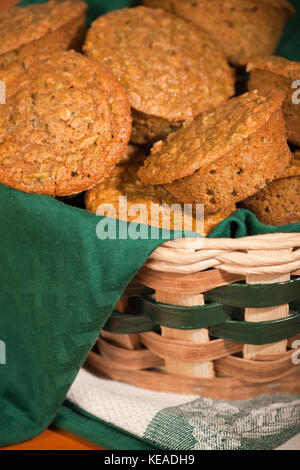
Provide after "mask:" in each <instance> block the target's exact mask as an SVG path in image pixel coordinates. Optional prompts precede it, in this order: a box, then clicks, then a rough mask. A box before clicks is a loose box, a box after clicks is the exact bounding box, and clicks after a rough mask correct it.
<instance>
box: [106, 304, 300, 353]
mask: <svg viewBox="0 0 300 470" xmlns="http://www.w3.org/2000/svg"><path fill="white" fill-rule="evenodd" d="M132 302H133V304H134V306H135V308H136V309H137V311H139V312H140V313H139V314H133V315H132V314H130V315H129V314H124V313H117V312H114V314H113V315H112V316H111V317H110V319H109V320H108V322H107V323H106V325H105V327H104V329H105V330H106V331H109V332H111V333H117V334H134V333H143V332H146V331H154V330H156V329H158V327H159V326H165V327H167V328H174V329H179V330H198V329H201V328H209V332H210V334H211V335H212V336H214V337H215V338H221V339H225V340H229V341H234V342H236V343H244V344H253V345H263V344H271V343H276V342H277V341H282V340H284V339H287V338H291V337H292V336H294V335H296V334H298V333H300V313H298V312H299V311H300V309H299V308H298V307H300V305H299V303H295V304H291V309H292V310H294V312H295V313H294V314H293V315H290V316H288V317H287V318H283V319H280V320H274V321H269V322H257V323H251V322H245V321H243V320H241V321H237V320H234V319H233V318H237V309H236V308H231V307H227V306H225V305H221V304H217V303H210V304H207V305H203V306H198V307H180V306H176V305H167V304H162V303H158V302H155V300H153V299H152V298H150V297H149V296H147V297H144V298H141V297H136V298H134V299H132Z"/></svg>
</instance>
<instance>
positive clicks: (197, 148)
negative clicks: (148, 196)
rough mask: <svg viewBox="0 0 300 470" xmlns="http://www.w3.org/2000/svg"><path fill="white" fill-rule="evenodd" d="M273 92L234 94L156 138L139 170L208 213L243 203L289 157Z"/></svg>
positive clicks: (145, 177) (276, 95)
mask: <svg viewBox="0 0 300 470" xmlns="http://www.w3.org/2000/svg"><path fill="white" fill-rule="evenodd" d="M282 101H283V95H282V93H281V92H279V91H277V90H273V91H269V92H267V93H265V94H261V93H259V92H258V91H253V92H250V93H245V94H244V95H242V96H240V97H237V98H233V99H232V100H230V101H229V102H228V103H227V104H225V105H223V106H220V107H219V108H218V109H217V110H216V111H213V112H210V113H207V114H205V115H202V116H200V117H198V118H197V119H195V120H194V121H193V122H192V123H191V124H190V125H189V126H186V127H184V128H182V129H180V130H179V131H177V132H175V133H174V134H171V135H170V136H169V137H168V139H167V141H166V142H162V141H161V142H157V143H156V144H155V146H154V147H153V149H152V151H151V156H150V157H149V158H147V159H146V161H145V163H144V166H143V167H142V168H141V170H140V171H139V176H140V178H141V180H142V181H143V182H144V183H148V184H154V185H155V184H159V185H164V187H165V188H167V190H168V191H169V192H170V193H171V194H172V195H173V196H174V197H176V198H177V199H178V200H179V201H181V202H184V203H200V204H204V205H205V209H206V211H207V213H213V212H217V211H219V210H220V209H222V208H225V207H229V206H231V205H232V204H235V203H237V202H238V201H242V200H243V199H245V198H247V197H249V196H251V195H252V194H254V193H256V192H257V191H259V190H260V189H261V188H263V187H264V186H265V185H266V184H267V182H268V181H271V180H273V179H274V178H276V177H277V176H279V175H281V174H282V173H283V172H284V171H285V169H286V168H287V166H288V164H289V162H290V160H291V157H292V155H291V152H290V150H289V147H288V145H287V141H286V133H285V124H284V119H283V114H282V110H281V106H282Z"/></svg>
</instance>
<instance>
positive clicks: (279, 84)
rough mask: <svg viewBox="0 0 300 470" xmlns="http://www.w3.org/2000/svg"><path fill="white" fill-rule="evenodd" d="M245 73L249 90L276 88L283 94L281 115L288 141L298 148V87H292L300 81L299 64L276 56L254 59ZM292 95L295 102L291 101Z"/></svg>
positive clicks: (299, 122) (299, 144)
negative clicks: (247, 77) (284, 122)
mask: <svg viewBox="0 0 300 470" xmlns="http://www.w3.org/2000/svg"><path fill="white" fill-rule="evenodd" d="M247 71H248V72H251V73H250V80H249V84H248V87H249V90H255V89H259V90H268V89H273V88H277V89H279V90H282V91H283V92H284V94H285V100H284V103H283V114H284V118H285V121H286V129H287V136H288V140H289V141H290V142H291V143H292V144H293V145H296V146H300V104H299V98H300V97H299V93H297V89H299V85H298V84H297V83H295V85H294V87H293V86H292V85H293V83H294V82H296V81H297V80H299V79H300V63H299V62H291V61H289V60H287V59H284V58H283V57H276V56H264V57H255V58H252V59H251V61H250V62H249V64H248V67H247ZM294 95H295V97H296V100H297V102H294V101H295V100H293V96H294ZM297 103H298V104H297Z"/></svg>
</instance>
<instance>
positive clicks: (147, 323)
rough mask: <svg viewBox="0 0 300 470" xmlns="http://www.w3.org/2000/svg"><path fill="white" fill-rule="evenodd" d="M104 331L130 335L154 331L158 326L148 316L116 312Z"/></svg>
mask: <svg viewBox="0 0 300 470" xmlns="http://www.w3.org/2000/svg"><path fill="white" fill-rule="evenodd" d="M103 329H104V330H105V331H108V332H110V333H115V334H121V335H130V334H136V333H145V332H147V331H152V330H155V329H157V326H156V325H155V323H153V322H152V321H151V320H150V319H149V318H148V317H147V316H146V315H139V314H134V315H130V314H124V313H118V312H114V313H113V314H112V316H111V317H110V319H109V320H108V322H107V323H106V324H105V326H104V328H103Z"/></svg>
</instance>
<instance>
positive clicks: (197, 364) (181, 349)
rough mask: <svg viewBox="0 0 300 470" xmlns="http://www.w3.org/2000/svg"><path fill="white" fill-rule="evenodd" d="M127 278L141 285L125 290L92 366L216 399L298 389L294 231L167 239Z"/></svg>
mask: <svg viewBox="0 0 300 470" xmlns="http://www.w3.org/2000/svg"><path fill="white" fill-rule="evenodd" d="M136 280H137V281H138V282H139V283H140V284H143V285H144V286H146V287H147V288H148V290H145V289H144V290H143V291H141V294H140V295H139V296H137V293H138V292H133V291H132V292H131V293H130V289H129V290H128V291H127V293H125V294H124V295H125V297H124V298H123V299H122V300H121V302H120V303H119V305H118V307H119V308H118V310H119V312H121V313H115V314H114V315H113V317H112V318H111V319H110V321H109V322H108V324H107V325H106V326H105V329H104V331H103V332H102V334H101V337H100V338H99V341H98V343H97V346H98V351H99V354H98V353H96V352H93V353H91V354H90V356H89V359H88V363H89V364H90V365H91V366H92V367H94V368H95V369H97V370H98V371H100V372H101V373H103V374H105V375H106V376H109V377H110V378H112V379H114V380H121V381H125V382H127V383H130V384H133V385H136V386H140V387H145V388H149V389H152V390H160V391H166V392H174V393H187V394H198V395H204V396H207V397H211V398H216V399H227V400H241V399H247V398H250V397H254V396H257V395H261V394H266V393H300V366H299V365H298V362H299V361H295V358H298V357H300V348H299V344H300V342H299V343H298V341H299V340H300V234H274V235H261V236H253V237H246V238H242V239H237V240H235V239H206V238H204V239H201V238H195V239H183V240H175V241H171V242H167V243H165V244H164V245H162V246H161V247H160V248H158V249H157V250H156V251H155V252H154V253H153V254H152V255H151V256H150V258H149V259H148V261H147V263H146V264H145V265H144V266H143V268H142V269H141V270H140V272H139V273H138V275H137V277H136ZM150 289H151V290H150ZM131 295H132V296H133V298H132V299H129V300H128V297H130V296H131ZM297 346H298V349H297Z"/></svg>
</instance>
